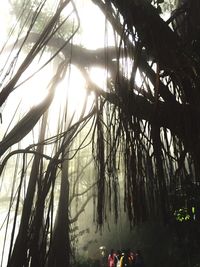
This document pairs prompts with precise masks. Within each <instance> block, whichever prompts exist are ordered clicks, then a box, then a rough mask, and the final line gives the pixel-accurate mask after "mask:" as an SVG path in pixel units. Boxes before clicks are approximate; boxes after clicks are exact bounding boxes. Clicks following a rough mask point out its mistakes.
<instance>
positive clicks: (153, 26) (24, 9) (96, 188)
mask: <svg viewBox="0 0 200 267" xmlns="http://www.w3.org/2000/svg"><path fill="white" fill-rule="evenodd" d="M8 6H9V9H8V10H9V12H8V13H9V16H10V18H11V19H12V20H10V21H11V22H9V25H11V26H10V27H9V29H8V31H7V34H6V35H5V40H4V43H3V44H2V48H1V60H0V62H1V73H0V75H1V76H0V77H1V91H0V106H1V117H0V118H1V131H0V134H1V141H0V156H1V163H0V174H1V180H0V181H1V182H0V184H1V192H2V193H1V196H0V198H1V200H2V201H4V200H5V207H6V209H7V210H8V212H7V213H6V216H5V220H4V222H3V224H2V229H4V233H5V240H4V243H3V245H2V247H3V251H4V250H6V249H5V248H7V250H8V252H7V254H8V255H6V253H5V255H4V252H3V254H2V255H3V258H4V260H2V262H3V261H4V262H7V264H8V265H7V266H9V267H12V266H13V267H14V266H17V267H20V266H37V267H39V266H41V267H42V266H48V267H51V266H59V267H60V266H62V263H63V262H65V263H66V266H69V264H70V262H71V259H72V257H71V255H72V243H73V242H72V240H73V238H72V236H73V225H74V223H76V222H77V221H78V218H79V216H80V214H81V213H83V211H84V209H85V207H86V205H87V204H88V203H89V202H90V201H93V203H94V204H93V205H94V222H95V223H96V224H97V227H99V228H100V229H102V226H103V224H104V223H105V222H106V221H107V220H108V217H109V216H113V217H114V219H115V222H116V223H117V221H118V217H119V211H120V209H121V208H123V209H124V210H125V212H126V214H127V220H128V221H129V222H130V226H134V225H136V224H139V223H142V222H144V221H147V220H160V221H162V222H164V223H166V224H171V223H174V221H176V219H177V218H179V220H182V219H183V216H181V215H180V213H181V211H186V216H185V217H184V218H187V219H188V218H189V219H188V220H189V221H190V222H191V225H194V224H195V223H196V221H198V220H199V218H200V199H199V193H200V188H199V186H200V178H199V175H200V164H199V163H200V162H199V159H200V124H199V114H198V113H199V112H200V110H199V106H200V105H199V103H200V92H199V90H200V88H199V87H200V80H199V74H200V73H199V72H200V52H199V51H200V37H199V36H200V17H199V14H200V3H199V1H198V0H194V1H189V0H179V1H164V0H163V1H162V0H157V1H156V0H155V1H150V0H140V1H138V0H126V1H120V0H111V1H107V0H105V1H103V0H91V1H89V0H88V1H86V0H82V1H75V0H74V1H73V0H71V1H70V0H60V1H53V0H52V1H48V0H38V1H26V0H24V1H20V0H17V1H16V0H11V1H9V5H8ZM87 10H90V12H94V14H93V13H88V12H86V11H87ZM95 12H96V13H95ZM85 16H86V17H89V19H88V18H87V21H86V20H84V19H85ZM95 16H96V18H97V19H96V21H97V22H96V24H95V26H94V28H92V24H93V23H95ZM98 20H99V23H98ZM101 23H104V24H103V27H102V25H101ZM84 25H86V26H87V27H88V28H87V27H86V28H87V32H88V34H89V35H85V36H87V42H84V38H85V37H84V30H85V29H84V27H83V26H84ZM90 27H91V28H90ZM102 28H103V30H102ZM92 29H93V30H92ZM95 32H96V33H95ZM102 33H103V34H102ZM88 36H89V37H88ZM82 39H83V43H82V42H81V41H82ZM94 44H95V45H96V47H92V46H93V45H94ZM36 92H37V93H36ZM35 96H36V97H35ZM34 99H35V100H34ZM180 218H181V219H180ZM8 226H9V227H8ZM63 229H64V230H63ZM195 231H196V228H195ZM61 244H62V246H61ZM5 258H6V259H5Z"/></svg>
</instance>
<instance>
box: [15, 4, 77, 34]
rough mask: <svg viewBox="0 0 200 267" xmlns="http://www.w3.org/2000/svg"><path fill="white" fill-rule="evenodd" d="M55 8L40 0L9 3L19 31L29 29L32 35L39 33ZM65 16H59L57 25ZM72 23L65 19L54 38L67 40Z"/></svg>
mask: <svg viewBox="0 0 200 267" xmlns="http://www.w3.org/2000/svg"><path fill="white" fill-rule="evenodd" d="M55 8H56V6H54V5H50V2H49V1H41V0H37V1H35V0H30V1H29V0H25V1H22V0H13V1H11V15H12V16H14V17H16V21H19V22H18V26H19V28H20V29H23V30H29V29H31V31H32V32H34V33H41V32H42V30H43V29H44V27H45V26H46V24H47V23H48V22H49V21H50V19H51V17H52V15H53V14H54V13H55ZM65 18H66V16H64V15H62V14H61V17H60V21H59V23H60V24H61V23H62V22H63V21H64V19H65ZM73 27H75V25H74V26H73V21H71V20H69V19H67V20H66V22H64V23H63V25H62V26H61V27H60V28H59V30H58V31H57V33H56V34H55V36H57V37H61V38H63V39H67V38H68V37H69V35H70V34H71V31H72V28H73Z"/></svg>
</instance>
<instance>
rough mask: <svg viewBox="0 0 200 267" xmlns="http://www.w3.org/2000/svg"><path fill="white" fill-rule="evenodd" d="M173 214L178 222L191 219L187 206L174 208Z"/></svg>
mask: <svg viewBox="0 0 200 267" xmlns="http://www.w3.org/2000/svg"><path fill="white" fill-rule="evenodd" d="M174 215H175V218H176V220H177V221H179V222H183V221H188V220H190V219H191V218H190V215H189V213H188V210H187V208H180V209H179V210H176V211H175V212H174Z"/></svg>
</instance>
